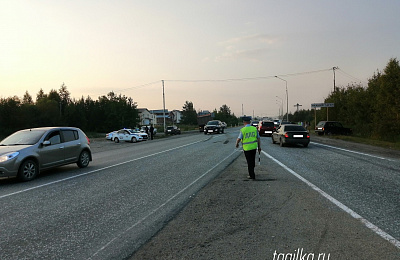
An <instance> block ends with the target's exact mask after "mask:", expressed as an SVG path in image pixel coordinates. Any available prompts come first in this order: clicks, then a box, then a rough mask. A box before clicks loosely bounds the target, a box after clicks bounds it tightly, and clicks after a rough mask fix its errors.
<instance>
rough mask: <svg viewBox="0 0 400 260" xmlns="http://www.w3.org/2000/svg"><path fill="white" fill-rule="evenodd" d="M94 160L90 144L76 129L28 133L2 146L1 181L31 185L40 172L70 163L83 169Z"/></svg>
mask: <svg viewBox="0 0 400 260" xmlns="http://www.w3.org/2000/svg"><path fill="white" fill-rule="evenodd" d="M91 160H92V152H91V150H90V140H89V138H88V137H87V136H86V135H85V133H84V132H83V131H82V130H81V129H79V128H75V127H42V128H32V129H25V130H21V131H18V132H15V133H14V134H12V135H10V136H8V137H6V138H5V139H4V140H2V141H1V142H0V177H9V176H17V177H18V178H19V179H20V180H21V181H30V180H32V179H34V178H35V177H36V176H37V175H38V174H39V172H40V171H41V170H44V169H49V168H53V167H57V166H61V165H66V164H70V163H76V164H77V165H78V166H79V167H80V168H84V167H86V166H88V165H89V161H91Z"/></svg>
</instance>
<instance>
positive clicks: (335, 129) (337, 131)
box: [315, 121, 353, 135]
mask: <svg viewBox="0 0 400 260" xmlns="http://www.w3.org/2000/svg"><path fill="white" fill-rule="evenodd" d="M352 132H353V131H352V130H351V129H350V128H347V127H343V125H342V124H341V123H340V122H337V121H320V122H318V124H317V126H316V127H315V133H316V134H318V135H323V134H327V135H331V134H332V135H350V134H352Z"/></svg>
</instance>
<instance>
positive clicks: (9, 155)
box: [0, 152, 19, 162]
mask: <svg viewBox="0 0 400 260" xmlns="http://www.w3.org/2000/svg"><path fill="white" fill-rule="evenodd" d="M18 154H19V152H12V153H6V154H3V155H1V156H0V162H6V161H9V160H12V159H14V158H15V157H17V156H18Z"/></svg>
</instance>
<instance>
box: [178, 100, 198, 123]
mask: <svg viewBox="0 0 400 260" xmlns="http://www.w3.org/2000/svg"><path fill="white" fill-rule="evenodd" d="M181 123H182V124H184V125H197V112H196V110H195V109H194V106H193V103H192V102H191V101H186V102H185V104H184V105H183V107H182V121H181Z"/></svg>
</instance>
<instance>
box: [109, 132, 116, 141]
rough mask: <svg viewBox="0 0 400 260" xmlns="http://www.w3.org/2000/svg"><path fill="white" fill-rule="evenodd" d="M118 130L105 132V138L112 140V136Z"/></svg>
mask: <svg viewBox="0 0 400 260" xmlns="http://www.w3.org/2000/svg"><path fill="white" fill-rule="evenodd" d="M117 132H118V131H112V132H110V133H108V134H106V139H107V140H110V141H112V140H113V136H114V135H115V134H116V133H117Z"/></svg>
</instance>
